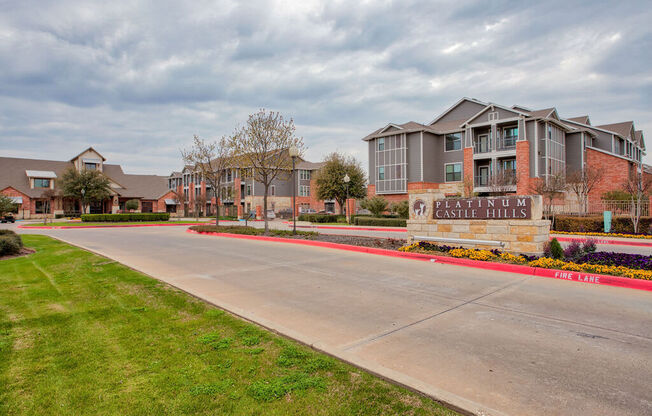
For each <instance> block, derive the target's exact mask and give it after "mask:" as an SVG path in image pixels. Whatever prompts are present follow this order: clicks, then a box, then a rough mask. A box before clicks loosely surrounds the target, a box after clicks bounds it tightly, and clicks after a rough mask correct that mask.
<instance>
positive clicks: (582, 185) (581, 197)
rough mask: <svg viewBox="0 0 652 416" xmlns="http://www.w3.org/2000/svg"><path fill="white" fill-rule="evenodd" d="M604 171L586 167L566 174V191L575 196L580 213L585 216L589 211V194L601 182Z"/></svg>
mask: <svg viewBox="0 0 652 416" xmlns="http://www.w3.org/2000/svg"><path fill="white" fill-rule="evenodd" d="M603 172H604V171H603V170H601V169H598V168H595V167H593V166H586V167H585V168H584V169H579V170H575V171H573V172H571V173H570V174H568V176H567V178H566V183H567V184H568V190H570V191H571V192H573V193H574V194H575V195H576V196H577V202H578V203H579V205H580V213H582V214H586V213H587V212H588V211H589V194H590V193H591V191H592V190H593V189H594V188H595V187H596V186H597V185H598V184H599V183H600V182H601V181H602V178H603V176H604V173H603Z"/></svg>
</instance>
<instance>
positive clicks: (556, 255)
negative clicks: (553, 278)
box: [550, 238, 564, 260]
mask: <svg viewBox="0 0 652 416" xmlns="http://www.w3.org/2000/svg"><path fill="white" fill-rule="evenodd" d="M550 257H552V258H553V259H559V260H563V259H564V249H563V248H562V247H561V244H559V241H557V239H556V238H553V239H552V240H550Z"/></svg>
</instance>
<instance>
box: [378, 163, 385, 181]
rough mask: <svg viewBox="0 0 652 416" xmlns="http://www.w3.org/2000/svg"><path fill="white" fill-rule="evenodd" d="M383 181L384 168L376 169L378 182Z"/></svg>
mask: <svg viewBox="0 0 652 416" xmlns="http://www.w3.org/2000/svg"><path fill="white" fill-rule="evenodd" d="M384 179H385V167H384V166H381V167H379V168H378V180H379V181H382V180H384Z"/></svg>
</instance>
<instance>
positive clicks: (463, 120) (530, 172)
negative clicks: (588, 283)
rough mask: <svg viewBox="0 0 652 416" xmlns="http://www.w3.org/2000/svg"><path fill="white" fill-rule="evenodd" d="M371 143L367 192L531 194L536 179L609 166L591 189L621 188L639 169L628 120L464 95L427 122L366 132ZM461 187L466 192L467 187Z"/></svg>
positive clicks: (402, 195) (639, 143)
mask: <svg viewBox="0 0 652 416" xmlns="http://www.w3.org/2000/svg"><path fill="white" fill-rule="evenodd" d="M363 140H364V141H366V142H367V143H368V146H369V172H370V174H369V185H368V194H369V195H383V196H384V197H385V198H387V199H389V200H403V199H407V197H408V196H407V193H408V191H409V190H411V189H435V190H438V191H439V192H440V193H441V196H442V197H446V196H456V195H463V194H468V193H469V192H468V191H471V190H472V191H473V192H474V193H477V194H479V195H491V194H495V193H497V192H498V191H500V192H501V193H505V192H506V193H515V194H520V195H523V194H530V193H532V185H533V181H536V180H547V178H549V177H550V176H552V175H557V174H568V173H570V172H572V171H576V170H581V169H584V168H585V167H587V166H594V167H598V168H601V169H606V172H605V176H604V178H603V180H602V183H601V184H600V185H599V186H598V187H597V189H595V191H594V192H593V193H592V195H590V199H591V200H599V198H600V196H601V195H602V194H603V193H604V192H606V191H609V190H613V189H618V188H619V187H620V185H621V184H622V182H624V181H625V180H626V179H627V177H628V175H629V172H630V171H631V169H642V168H643V166H642V163H641V162H642V158H643V156H644V155H645V140H644V136H643V132H642V131H641V130H636V128H635V125H634V122H633V121H626V122H620V123H614V124H603V125H596V126H594V125H593V124H592V123H591V120H590V118H589V116H580V117H571V118H563V117H560V115H559V114H558V113H557V110H556V109H555V108H554V107H551V108H545V109H536V110H535V109H531V108H528V107H524V106H519V105H513V106H503V105H499V104H495V103H486V102H483V101H480V100H477V99H474V98H462V99H461V100H459V101H458V102H456V103H455V104H453V105H452V106H451V107H450V108H448V109H446V110H445V111H444V112H443V113H441V114H440V115H438V116H436V117H435V118H434V119H433V120H432V121H430V122H429V123H427V124H421V123H416V122H413V121H411V122H408V123H405V124H394V123H390V124H388V125H386V126H385V127H382V128H380V129H378V130H376V131H374V132H373V133H371V134H369V135H368V136H366V137H364V138H363ZM465 191H466V192H465Z"/></svg>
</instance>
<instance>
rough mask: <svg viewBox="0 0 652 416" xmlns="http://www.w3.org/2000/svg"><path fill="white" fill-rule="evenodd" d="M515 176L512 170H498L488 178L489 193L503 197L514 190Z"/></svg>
mask: <svg viewBox="0 0 652 416" xmlns="http://www.w3.org/2000/svg"><path fill="white" fill-rule="evenodd" d="M516 179H517V178H516V174H515V172H514V171H513V170H505V169H500V170H499V171H498V172H496V173H495V174H493V175H491V177H490V178H489V184H488V185H489V191H490V192H491V193H493V194H494V195H499V196H504V195H507V193H509V192H512V191H513V190H514V185H516Z"/></svg>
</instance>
